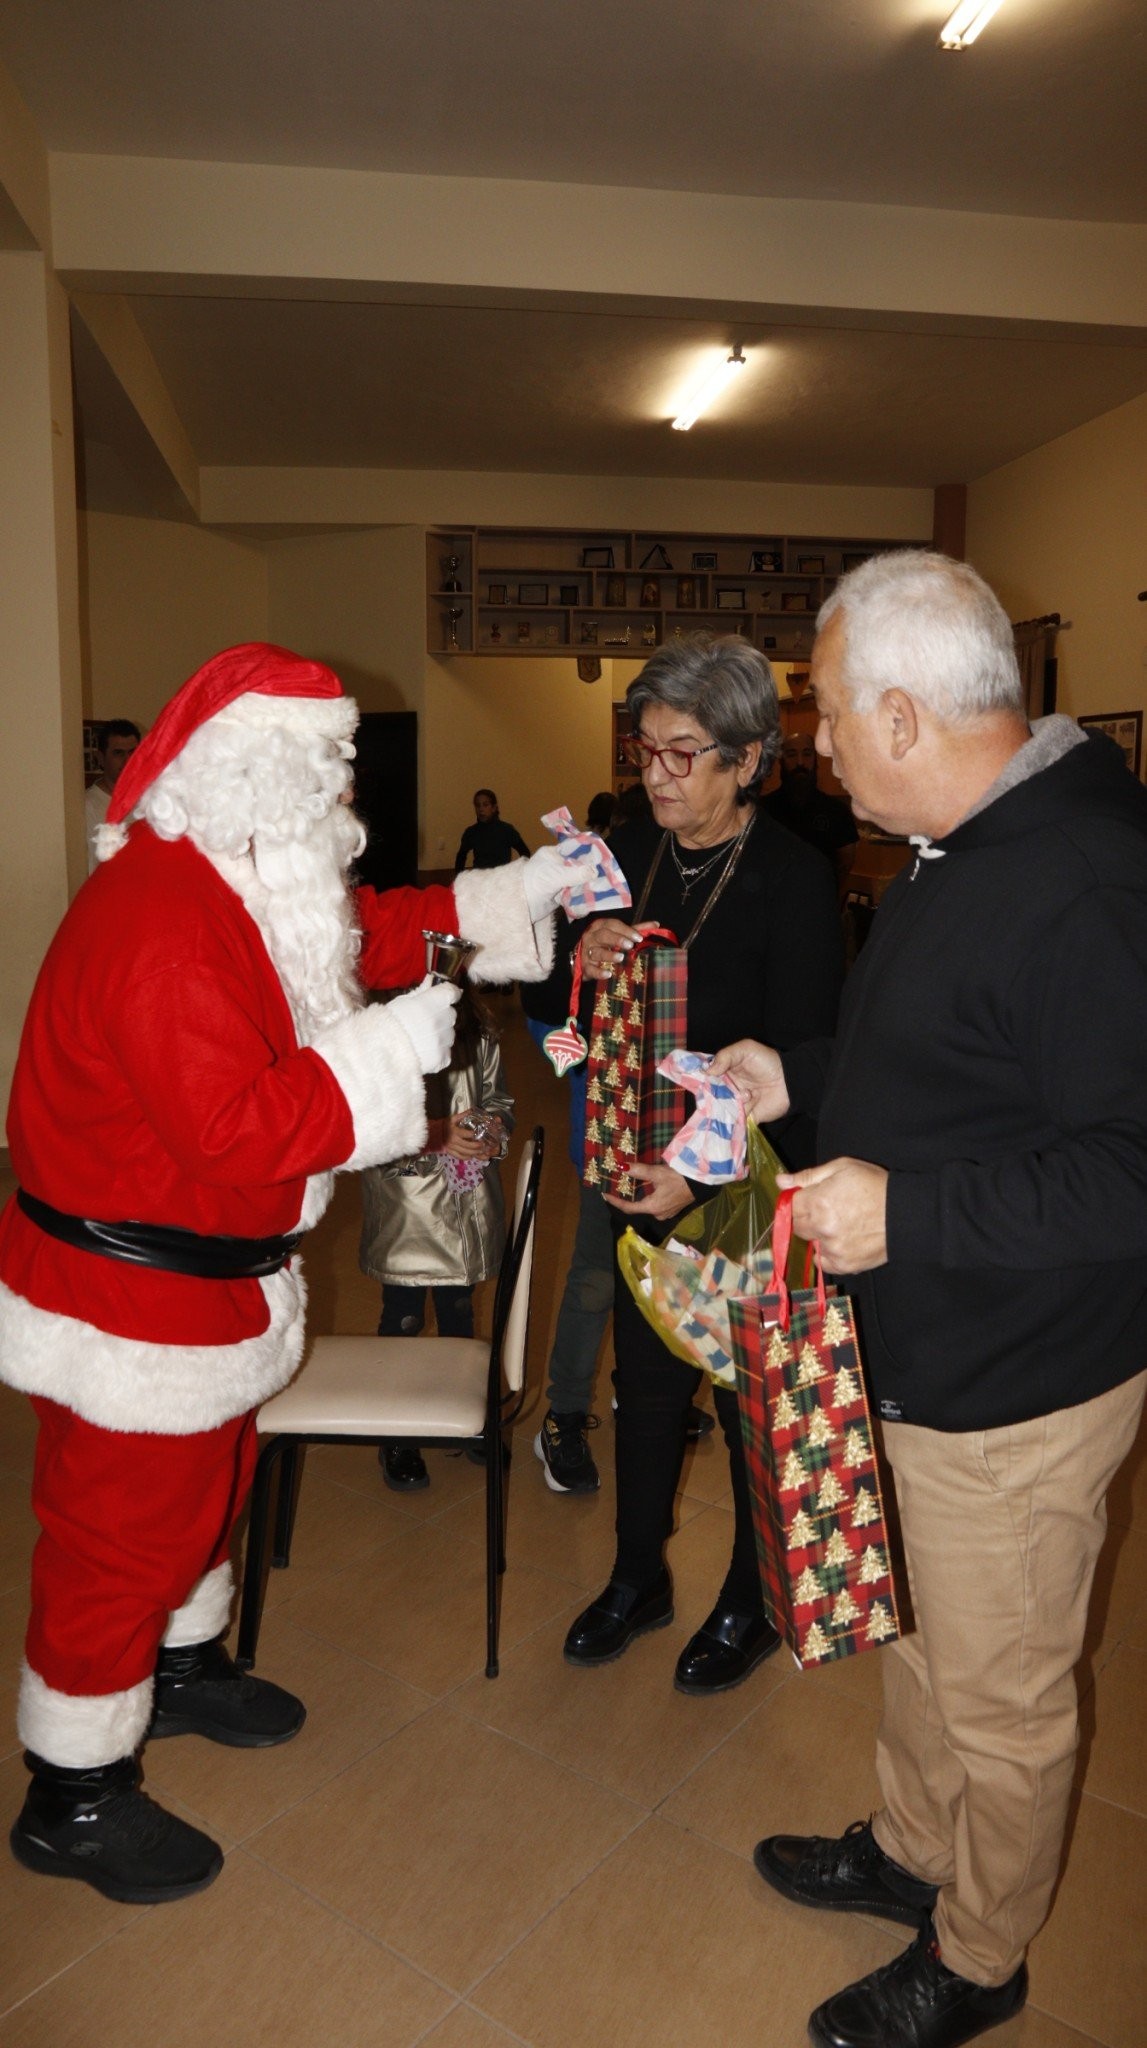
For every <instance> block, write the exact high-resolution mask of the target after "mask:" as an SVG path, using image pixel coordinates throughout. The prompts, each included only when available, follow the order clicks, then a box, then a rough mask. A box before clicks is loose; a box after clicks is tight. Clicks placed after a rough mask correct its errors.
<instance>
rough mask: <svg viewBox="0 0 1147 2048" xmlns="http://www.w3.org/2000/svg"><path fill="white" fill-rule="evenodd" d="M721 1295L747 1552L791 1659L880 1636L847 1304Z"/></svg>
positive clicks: (858, 1382)
mask: <svg viewBox="0 0 1147 2048" xmlns="http://www.w3.org/2000/svg"><path fill="white" fill-rule="evenodd" d="M791 1302H792V1314H791V1319H790V1322H789V1326H788V1329H787V1330H786V1329H782V1327H781V1325H780V1323H779V1322H777V1321H776V1315H777V1303H776V1302H775V1301H772V1302H768V1301H766V1302H764V1303H761V1302H751V1301H731V1302H730V1304H729V1321H730V1325H731V1329H732V1335H733V1355H734V1359H735V1363H736V1371H737V1404H738V1407H739V1409H740V1413H741V1434H742V1436H743V1438H744V1444H745V1464H746V1467H747V1470H748V1476H749V1493H750V1496H751V1500H752V1508H753V1529H754V1534H755V1536H756V1542H757V1560H758V1563H759V1565H760V1569H761V1583H762V1586H763V1587H764V1593H765V1600H766V1603H767V1605H768V1608H769V1611H770V1613H771V1615H772V1617H773V1622H774V1624H775V1626H776V1627H777V1628H778V1629H779V1630H780V1632H781V1634H782V1635H783V1636H784V1638H785V1641H786V1642H787V1643H788V1644H789V1646H790V1648H791V1649H792V1651H793V1654H794V1656H795V1657H796V1660H797V1662H798V1664H800V1665H802V1666H803V1665H806V1664H821V1663H824V1662H825V1661H826V1660H827V1659H829V1658H832V1657H851V1656H855V1655H856V1653H857V1652H858V1651H860V1650H867V1649H870V1648H872V1647H874V1646H876V1645H878V1644H880V1643H885V1642H890V1641H891V1640H892V1638H893V1637H894V1636H898V1635H899V1634H900V1617H899V1615H898V1613H897V1608H896V1594H895V1590H894V1588H893V1583H892V1574H891V1563H890V1559H889V1554H888V1529H887V1525H886V1522H885V1517H884V1501H883V1497H882V1495H881V1491H880V1475H879V1473H878V1471H877V1466H876V1459H875V1456H874V1454H873V1446H872V1419H871V1416H870V1415H869V1412H868V1401H867V1398H866V1395H865V1391H864V1375H863V1372H862V1370H861V1366H860V1358H859V1354H858V1351H857V1344H856V1329H855V1325H854V1322H853V1316H852V1304H851V1302H850V1301H849V1300H848V1299H847V1297H846V1296H844V1295H841V1294H836V1293H835V1292H833V1293H830V1294H829V1295H828V1296H827V1299H825V1300H823V1301H822V1300H820V1299H818V1295H817V1293H816V1292H815V1291H812V1290H810V1291H809V1292H807V1293H804V1292H802V1293H800V1294H794V1295H792V1297H791Z"/></svg>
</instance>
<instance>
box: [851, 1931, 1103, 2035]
mask: <svg viewBox="0 0 1147 2048" xmlns="http://www.w3.org/2000/svg"><path fill="white" fill-rule="evenodd" d="M886 1924H887V1923H886ZM1024 2011H1025V2012H1036V2013H1038V2014H1039V2015H1040V2018H1041V2019H1045V2020H1050V2021H1051V2023H1052V2025H1053V2026H1054V2027H1058V2028H1060V2029H1061V2030H1062V2032H1063V2033H1065V2034H1070V2036H1071V2039H1072V2041H1073V2042H1075V2043H1077V2044H1078V2048H1119V2043H1118V2042H1116V2041H1106V2040H1104V2039H1103V2037H1102V2035H1100V2034H1085V2033H1084V2031H1083V2029H1082V2027H1076V2026H1073V2025H1072V2023H1071V2021H1070V2020H1065V2019H1063V2018H1062V2017H1061V2016H1060V2014H1059V2013H1057V2012H1053V2011H1052V2009H1051V2007H1050V2005H1040V2003H1039V2001H1038V1999H1035V1998H1033V1997H1032V1996H1031V1994H1030V1992H1029V1994H1028V1999H1027V2003H1026V2005H1025V2006H1024Z"/></svg>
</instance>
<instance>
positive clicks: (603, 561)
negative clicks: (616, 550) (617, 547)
mask: <svg viewBox="0 0 1147 2048" xmlns="http://www.w3.org/2000/svg"><path fill="white" fill-rule="evenodd" d="M581 565H582V568H583V569H612V567H613V549H612V548H583V549H582V551H581Z"/></svg>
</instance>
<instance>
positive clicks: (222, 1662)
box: [147, 1642, 307, 1749]
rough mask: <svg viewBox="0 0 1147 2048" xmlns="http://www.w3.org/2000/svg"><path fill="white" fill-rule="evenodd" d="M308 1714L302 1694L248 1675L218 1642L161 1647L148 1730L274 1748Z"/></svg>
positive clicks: (235, 1745) (152, 1733)
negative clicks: (153, 1706)
mask: <svg viewBox="0 0 1147 2048" xmlns="http://www.w3.org/2000/svg"><path fill="white" fill-rule="evenodd" d="M306 1718H307V1710H306V1708H305V1707H304V1705H303V1703H302V1700H299V1699H296V1698H295V1695H294V1693H293V1692H285V1691H284V1689H283V1687H282V1686H281V1685H272V1684H271V1682H270V1680H269V1679H266V1678H251V1677H249V1676H248V1674H247V1673H246V1672H244V1671H240V1669H239V1666H238V1665H237V1664H235V1663H233V1662H232V1660H231V1658H230V1657H229V1656H228V1655H227V1652H226V1650H225V1649H224V1648H223V1645H222V1643H220V1642H210V1643H188V1644H187V1645H185V1646H183V1647H181V1648H179V1649H171V1648H166V1649H162V1650H161V1651H160V1653H159V1662H158V1664H157V1665H156V1667H155V1712H154V1714H153V1715H152V1721H151V1726H150V1728H149V1729H148V1731H147V1732H148V1735H149V1737H150V1738H151V1739H152V1740H155V1739H156V1738H157V1737H159V1736H162V1735H203V1736H206V1738H207V1740H208V1742H221V1743H223V1744H224V1745H225V1746H226V1747H227V1748H228V1749H273V1748H274V1747H275V1745H276V1743H279V1742H289V1741H290V1739H291V1737H292V1735H297V1734H298V1732H299V1730H300V1728H301V1727H302V1725H303V1722H304V1721H305V1720H306Z"/></svg>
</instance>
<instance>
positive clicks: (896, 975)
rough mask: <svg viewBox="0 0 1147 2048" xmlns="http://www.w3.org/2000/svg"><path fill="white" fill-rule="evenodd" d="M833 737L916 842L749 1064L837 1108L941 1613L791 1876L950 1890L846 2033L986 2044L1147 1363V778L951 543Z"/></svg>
mask: <svg viewBox="0 0 1147 2048" xmlns="http://www.w3.org/2000/svg"><path fill="white" fill-rule="evenodd" d="M818 625H819V634H818V638H817V642H816V647H815V650H814V655H813V670H812V681H813V687H814V689H815V692H816V701H817V710H818V713H819V725H818V727H817V737H816V743H817V749H818V751H819V752H820V753H821V754H822V755H825V756H829V755H831V758H832V761H833V764H834V767H835V769H836V772H837V774H838V775H839V776H840V778H841V780H842V781H843V783H844V785H845V787H846V788H847V789H848V790H849V792H850V794H851V797H852V803H853V808H854V810H855V811H856V813H857V815H858V817H860V818H862V819H865V818H867V819H871V820H873V821H874V822H875V823H876V824H878V825H880V826H882V827H883V828H884V829H885V830H887V831H892V832H898V833H904V834H907V835H908V836H909V837H910V839H911V840H912V842H913V844H914V847H915V854H914V858H913V859H912V861H911V863H910V864H909V866H908V868H907V870H906V871H905V872H904V873H903V874H902V875H901V876H899V877H898V878H897V880H896V882H895V883H894V884H893V886H892V887H891V888H890V889H889V890H888V892H887V894H886V896H885V898H884V900H883V902H882V904H881V907H880V910H879V912H878V914H877V917H876V920H875V923H874V926H873V930H872V934H871V937H870V939H869V942H868V945H867V946H866V948H865V950H864V952H863V954H862V955H861V958H860V960H859V962H858V964H857V966H856V968H855V969H854V971H853V974H852V977H851V980H850V981H849V982H848V983H847V984H846V987H845V994H844V1000H843V1003H842V1006H841V1014H840V1020H839V1025H838V1030H837V1035H836V1038H835V1040H834V1041H825V1042H824V1043H820V1044H815V1045H805V1046H798V1047H796V1048H794V1049H792V1050H789V1051H787V1052H786V1053H785V1054H784V1056H783V1057H781V1056H779V1055H778V1054H777V1053H776V1052H775V1051H773V1050H771V1049H770V1048H767V1047H762V1046H754V1045H752V1044H750V1043H749V1042H747V1041H743V1042H742V1043H740V1044H739V1045H736V1046H733V1047H729V1048H726V1050H725V1051H724V1052H723V1053H722V1054H720V1055H719V1056H718V1060H717V1062H715V1066H716V1067H717V1068H719V1069H721V1070H724V1071H727V1072H728V1073H729V1074H731V1075H732V1076H733V1078H734V1079H735V1080H736V1081H737V1082H738V1083H739V1084H740V1085H741V1086H742V1087H743V1088H744V1089H745V1091H746V1092H747V1093H748V1094H749V1096H750V1098H751V1101H752V1105H753V1110H754V1114H756V1115H757V1116H758V1117H760V1118H761V1119H762V1120H766V1119H771V1118H774V1117H778V1116H782V1115H785V1114H786V1113H788V1111H789V1110H790V1109H792V1110H806V1111H808V1112H810V1113H812V1114H814V1115H816V1116H817V1117H818V1118H819V1142H820V1151H821V1156H822V1160H823V1164H821V1165H819V1166H816V1167H813V1168H810V1169H808V1170H806V1171H804V1172H801V1173H796V1174H791V1175H788V1176H785V1180H786V1181H787V1184H788V1185H790V1186H793V1187H795V1188H796V1189H797V1190H798V1192H797V1195H796V1200H795V1204H794V1222H795V1226H796V1228H797V1230H798V1231H800V1232H801V1233H802V1235H803V1236H805V1237H807V1238H817V1239H819V1240H820V1245H821V1251H822V1256H823V1258H824V1262H825V1265H826V1266H827V1267H828V1268H829V1270H830V1271H832V1272H834V1273H837V1274H840V1275H844V1276H851V1277H848V1278H846V1279H845V1282H844V1284H845V1286H846V1287H847V1288H848V1291H849V1292H851V1293H853V1294H854V1295H855V1297H856V1299H857V1302H858V1306H859V1310H860V1322H861V1334H862V1340H863V1343H864V1347H865V1357H866V1364H867V1370H868V1375H869V1379H870V1383H871V1387H872V1391H873V1394H874V1397H875V1401H876V1403H877V1406H878V1408H879V1412H880V1414H881V1416H882V1417H883V1420H884V1425H885V1427H884V1444H885V1448H886V1452H887V1457H888V1461H889V1463H890V1465H891V1467H892V1470H893V1473H894V1475H895V1481H896V1493H897V1499H898V1502H899V1508H900V1519H901V1524H902V1528H903V1534H904V1544H905V1551H906V1555H907V1561H908V1569H909V1576H910V1580H911V1587H912V1601H913V1609H914V1617H915V1632H914V1633H913V1634H909V1635H908V1636H906V1637H905V1639H904V1640H903V1641H901V1642H898V1643H896V1644H894V1645H892V1646H890V1647H888V1648H886V1649H885V1651H884V1652H883V1665H884V1714H883V1720H882V1723H881V1728H880V1733H879V1738H878V1744H877V1768H878V1774H879V1779H880V1787H881V1793H882V1797H883V1804H882V1805H881V1807H880V1809H879V1810H878V1811H877V1812H876V1813H875V1814H874V1815H873V1816H872V1818H871V1821H870V1822H859V1821H858V1822H856V1823H854V1824H853V1826H851V1827H850V1828H849V1829H848V1830H847V1832H846V1833H845V1834H844V1835H843V1836H841V1837H839V1838H838V1839H831V1840H829V1839H823V1838H821V1837H818V1836H796V1835H775V1836H772V1837H770V1838H768V1839H767V1840H765V1841H763V1842H761V1843H760V1844H759V1845H758V1848H757V1851H756V1857H755V1861H756V1865H757V1868H758V1870H759V1872H760V1874H761V1876H762V1877H764V1878H765V1879H766V1880H767V1881H768V1883H769V1884H771V1885H773V1886H774V1887H775V1888H776V1890H778V1891H779V1892H781V1893H782V1894H783V1895H784V1896H785V1897H786V1898H788V1899H792V1900H794V1901H796V1902H798V1903H800V1904H803V1905H808V1906H819V1907H823V1908H828V1909H830V1910H834V1911H838V1912H862V1913H876V1914H880V1915H883V1916H885V1917H887V1918H889V1919H892V1920H896V1921H901V1922H903V1923H905V1924H907V1925H915V1926H918V1927H919V1929H920V1931H919V1933H918V1935H917V1939H916V1940H915V1941H914V1942H913V1943H912V1945H911V1947H909V1948H908V1949H907V1950H906V1951H905V1953H904V1954H903V1955H902V1956H900V1957H899V1958H898V1959H897V1960H896V1961H895V1962H893V1963H891V1964H889V1965H887V1966H886V1967H885V1968H883V1969H878V1970H876V1971H874V1972H873V1973H872V1974H871V1975H870V1976H868V1977H865V1978H863V1979H862V1980H861V1981H860V1982H859V1983H856V1984H853V1985H850V1986H849V1987H848V1988H847V1989H846V1990H843V1991H841V1992H838V1993H837V1994H836V1995H835V1996H834V1997H831V1998H829V1999H828V2000H827V2001H826V2002H825V2003H824V2004H823V2005H821V2006H820V2007H818V2009H817V2010H816V2012H814V2013H813V2015H812V2017H811V2019H810V2022H809V2031H810V2034H811V2036H812V2039H813V2040H814V2041H815V2042H817V2043H818V2044H820V2048H955V2044H958V2043H960V2042H963V2041H968V2040H971V2039H972V2038H973V2037H974V2036H975V2035H977V2034H980V2033H982V2032H984V2031H985V2030H986V2029H988V2028H990V2027H994V2026H997V2025H999V2024H1000V2023H1002V2022H1003V2021H1004V2020H1006V2019H1008V2018H1009V2017H1010V2016H1011V2015H1012V2014H1013V2013H1015V2012H1016V2011H1018V2010H1019V2008H1020V2007H1021V2006H1022V2005H1023V2003H1024V1999H1025V1997H1026V1993H1027V1970H1026V1965H1025V1962H1024V1955H1025V1951H1026V1949H1027V1946H1028V1944H1029V1943H1030V1942H1031V1940H1032V1939H1033V1937H1034V1936H1035V1934H1036V1933H1037V1932H1038V1930H1039V1928H1040V1927H1041V1925H1042V1924H1043V1922H1044V1920H1045V1918H1046V1916H1047V1912H1048V1909H1049V1905H1050V1900H1051V1894H1052V1890H1053V1887H1054V1884H1055V1880H1056V1876H1057V1873H1058V1868H1059V1861H1060V1855H1061V1851H1062V1847H1063V1840H1064V1833H1065V1828H1066V1821H1067V1811H1068V1801H1069V1797H1070V1793H1071V1784H1072V1771H1073V1763H1074V1757H1075V1750H1076V1745H1077V1741H1078V1713H1077V1698H1076V1686H1075V1678H1074V1667H1075V1665H1076V1662H1077V1660H1078V1658H1079V1656H1080V1653H1081V1650H1082V1645H1083V1634H1084V1626H1085V1622H1086V1618H1087V1608H1088V1601H1089V1597H1090V1590H1091V1583H1092V1577H1093V1574H1094V1569H1095V1562H1096V1558H1097V1556H1098V1554H1099V1549H1100V1545H1101V1543H1102V1540H1103V1534H1104V1529H1105V1526H1106V1511H1105V1497H1106V1493H1107V1489H1108V1486H1109V1485H1110V1483H1111V1480H1112V1478H1113V1477H1114V1474H1115V1473H1116V1471H1117V1470H1118V1467H1119V1465H1120V1463H1121V1462H1122V1460H1123V1458H1124V1457H1125V1456H1126V1454H1127V1452H1128V1450H1129V1449H1130V1447H1131V1445H1132V1443H1133V1442H1134V1439H1135V1436H1136V1431H1137V1429H1138V1425H1139V1418H1140V1414H1141V1411H1142V1407H1143V1399H1144V1390H1145V1386H1147V1373H1145V1371H1144V1364H1145V1361H1147V1262H1145V1259H1144V1254H1145V1253H1147V1061H1145V1060H1144V1055H1143V1029H1144V1025H1143V1020H1144V1017H1145V1016H1147V792H1144V790H1143V788H1142V787H1141V785H1140V784H1139V783H1138V782H1136V781H1135V780H1134V779H1133V778H1132V777H1131V776H1130V775H1129V774H1128V773H1127V770H1126V768H1125V766H1124V764H1123V760H1122V757H1121V756H1120V754H1119V752H1118V750H1117V749H1116V748H1115V747H1114V746H1113V745H1112V744H1111V742H1110V741H1109V740H1106V739H1102V738H1095V739H1089V738H1087V737H1085V735H1084V734H1083V733H1082V732H1081V731H1080V730H1079V728H1078V726H1076V725H1075V724H1074V723H1073V721H1072V720H1071V719H1068V718H1062V717H1058V718H1056V717H1053V718H1046V719H1042V720H1040V721H1039V722H1037V724H1036V725H1035V727H1034V729H1029V726H1028V723H1027V719H1026V717H1025V715H1024V711H1023V700H1022V696H1021V692H1020V684H1019V675H1018V671H1017V668H1016V662H1015V656H1014V653H1013V647H1012V634H1011V628H1010V626H1009V624H1008V620H1007V618H1006V616H1005V614H1004V612H1003V610H1002V609H1001V607H1000V605H999V604H998V603H997V602H996V599H995V598H994V596H993V595H992V593H991V591H990V590H989V589H988V588H987V585H986V584H984V583H983V582H982V581H981V579H980V578H979V577H978V576H977V575H976V574H975V572H974V571H973V570H972V569H970V568H968V567H967V566H965V565H964V564H962V563H956V562H951V561H948V560H946V559H945V558H944V557H942V556H938V555H929V554H918V553H902V554H895V555H887V556H883V557H878V558H876V559H874V560H872V561H870V562H868V563H866V564H865V565H864V566H863V567H862V568H860V569H858V570H856V571H854V572H853V573H852V574H851V575H849V576H847V577H845V578H844V579H843V580H842V582H841V583H840V584H839V585H838V587H837V589H836V590H835V591H834V592H833V594H832V596H831V597H830V598H829V600H828V602H827V604H826V605H825V606H824V608H823V610H822V612H821V615H820V619H819V621H818Z"/></svg>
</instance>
